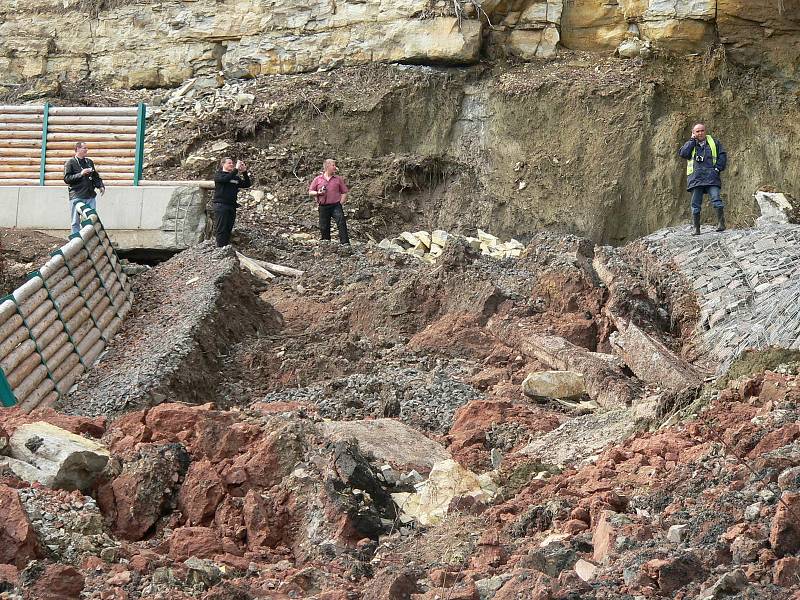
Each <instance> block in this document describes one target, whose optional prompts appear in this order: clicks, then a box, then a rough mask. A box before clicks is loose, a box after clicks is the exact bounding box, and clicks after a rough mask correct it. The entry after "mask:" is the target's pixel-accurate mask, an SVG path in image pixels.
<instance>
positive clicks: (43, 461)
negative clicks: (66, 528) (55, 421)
mask: <svg viewBox="0 0 800 600" xmlns="http://www.w3.org/2000/svg"><path fill="white" fill-rule="evenodd" d="M9 448H10V451H11V452H10V453H11V460H9V461H8V463H7V464H8V467H9V468H10V469H11V470H12V471H13V472H14V473H15V474H16V475H17V476H18V477H20V478H21V479H25V480H26V481H37V482H39V483H41V484H42V485H45V486H47V487H50V488H60V489H65V490H76V489H77V490H83V491H85V490H88V489H89V488H90V487H91V486H92V484H93V483H94V481H95V478H96V477H97V476H98V475H99V474H100V472H101V471H102V470H103V469H104V468H105V466H106V463H107V462H108V459H109V456H110V454H109V451H108V449H107V448H106V447H105V446H103V445H102V444H99V443H98V442H95V441H93V440H89V439H87V438H84V437H81V436H79V435H75V434H74V433H70V432H69V431H67V430H65V429H61V428H60V427H56V426H55V425H50V424H49V423H45V422H43V421H39V422H36V423H30V424H27V425H23V426H21V427H20V428H19V429H17V430H16V431H15V432H14V433H13V435H12V436H11V438H10V440H9Z"/></svg>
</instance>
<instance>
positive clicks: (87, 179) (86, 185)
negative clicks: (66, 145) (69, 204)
mask: <svg viewBox="0 0 800 600" xmlns="http://www.w3.org/2000/svg"><path fill="white" fill-rule="evenodd" d="M81 163H83V166H82V165H81ZM86 167H89V168H91V169H95V167H94V163H93V162H92V159H91V158H83V159H81V160H80V161H78V159H77V158H76V157H75V156H73V157H72V158H70V159H69V160H68V161H67V162H66V163H64V183H66V184H67V185H68V186H69V199H70V200H75V199H84V200H88V199H89V198H94V197H95V196H97V194H96V193H95V191H94V190H95V189H96V188H104V187H105V185H104V184H103V180H102V179H101V178H100V174H99V173H98V172H97V169H95V170H93V171H92V172H91V173H89V174H88V175H81V170H82V169H84V168H86Z"/></svg>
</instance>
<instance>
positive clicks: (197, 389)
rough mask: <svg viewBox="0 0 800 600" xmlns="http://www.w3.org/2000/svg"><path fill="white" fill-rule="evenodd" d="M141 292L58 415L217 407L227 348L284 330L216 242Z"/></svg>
mask: <svg viewBox="0 0 800 600" xmlns="http://www.w3.org/2000/svg"><path fill="white" fill-rule="evenodd" d="M134 293H135V301H134V310H133V311H132V314H131V315H130V316H129V317H128V319H127V320H126V321H125V327H124V330H123V331H122V332H121V333H120V335H119V337H117V338H116V339H115V340H114V343H113V344H111V345H110V346H109V348H108V350H107V352H106V354H105V355H104V356H103V358H102V360H101V362H100V363H99V364H98V365H97V367H96V368H95V369H93V370H92V371H91V372H90V373H88V374H87V376H86V378H84V379H83V380H82V381H81V382H80V384H79V386H78V388H77V389H76V390H75V391H73V392H72V393H71V394H70V395H69V396H68V397H67V399H66V400H64V401H62V402H61V403H60V405H59V406H58V407H57V408H58V410H61V411H63V412H66V413H72V414H82V415H89V416H97V415H106V416H112V415H118V414H121V413H124V412H127V411H130V410H133V409H136V408H142V407H147V406H152V405H155V404H160V403H161V402H164V401H165V400H172V401H175V400H177V401H183V402H188V403H191V404H200V403H203V402H211V401H214V389H215V387H216V385H217V383H218V382H219V379H220V365H221V361H222V356H223V355H224V354H225V352H226V349H227V348H229V347H230V346H231V345H232V344H233V343H234V342H236V341H238V340H241V339H243V338H245V337H247V336H251V335H257V334H258V333H264V332H267V331H274V330H276V329H278V328H279V327H280V316H279V315H278V314H277V313H276V312H275V311H274V310H273V309H272V308H271V307H270V306H268V305H267V304H265V303H263V302H261V301H260V300H258V298H257V297H256V296H255V295H254V294H253V292H252V290H251V288H250V283H249V279H248V276H246V275H244V274H243V273H242V272H241V271H240V270H239V263H238V260H237V259H236V256H235V254H234V252H233V250H232V249H231V248H230V247H228V248H225V249H217V248H216V247H215V246H214V245H213V244H212V243H210V242H207V243H204V244H200V245H199V246H195V247H193V248H191V249H189V250H187V251H185V252H183V253H181V254H180V255H178V256H177V257H175V258H173V259H172V260H170V261H168V262H166V263H163V264H162V265H160V266H158V267H156V268H155V269H153V270H151V271H149V272H147V273H145V274H143V275H141V276H140V277H139V278H137V280H136V286H135V290H134Z"/></svg>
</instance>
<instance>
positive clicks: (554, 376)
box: [522, 371, 586, 398]
mask: <svg viewBox="0 0 800 600" xmlns="http://www.w3.org/2000/svg"><path fill="white" fill-rule="evenodd" d="M522 391H523V392H525V394H526V395H527V396H532V397H534V398H537V397H538V398H575V397H578V396H581V395H583V394H585V393H586V383H585V381H584V378H583V374H581V373H576V372H575V371H537V372H536V373H531V374H529V375H528V376H527V377H526V378H525V381H523V382H522Z"/></svg>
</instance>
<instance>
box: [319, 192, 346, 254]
mask: <svg viewBox="0 0 800 600" xmlns="http://www.w3.org/2000/svg"><path fill="white" fill-rule="evenodd" d="M331 217H333V220H334V221H336V227H337V228H338V229H339V242H340V243H342V244H349V243H350V238H349V237H348V235H347V221H346V220H345V218H344V211H343V210H342V205H341V203H339V202H337V203H336V204H320V205H319V232H320V237H321V238H322V239H323V240H329V239H331Z"/></svg>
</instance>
